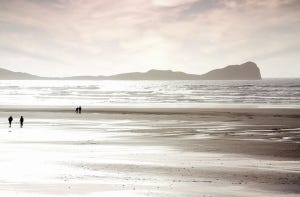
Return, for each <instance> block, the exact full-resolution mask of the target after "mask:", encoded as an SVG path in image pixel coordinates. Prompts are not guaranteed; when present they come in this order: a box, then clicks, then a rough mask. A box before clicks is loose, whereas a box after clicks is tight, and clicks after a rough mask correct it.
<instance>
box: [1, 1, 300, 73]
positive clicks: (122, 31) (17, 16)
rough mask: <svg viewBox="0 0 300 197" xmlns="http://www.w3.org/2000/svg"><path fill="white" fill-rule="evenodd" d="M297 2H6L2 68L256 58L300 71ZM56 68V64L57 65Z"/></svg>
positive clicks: (138, 67) (85, 68)
mask: <svg viewBox="0 0 300 197" xmlns="http://www.w3.org/2000/svg"><path fill="white" fill-rule="evenodd" d="M299 8H300V3H299V1H297V0H269V1H259V0H245V1H239V0H222V1H221V0H211V1H206V0H122V1H117V0H100V1H96V0H51V1H50V0H49V1H47V0H43V1H39V0H28V1H25V0H10V1H6V0H0V25H1V26H0V54H1V62H0V66H1V67H6V68H10V69H14V70H20V71H28V72H32V73H36V74H41V75H49V76H51V75H52V76H53V75H74V74H75V75H78V74H96V73H98V74H113V73H120V72H129V71H145V70H148V69H151V68H158V69H174V70H183V71H186V72H191V73H203V72H206V71H208V70H210V69H212V68H216V67H222V66H225V65H227V64H235V63H243V62H244V61H248V60H251V61H255V62H257V63H258V64H259V65H260V66H261V68H262V72H263V75H264V76H269V77H280V76H282V77H289V76H290V77H300V66H299V63H300V62H299V60H298V59H299V58H298V57H297V54H298V55H299V46H300V38H299V35H300V34H299V33H300V13H299V11H298V10H299ZM53 68H55V69H53Z"/></svg>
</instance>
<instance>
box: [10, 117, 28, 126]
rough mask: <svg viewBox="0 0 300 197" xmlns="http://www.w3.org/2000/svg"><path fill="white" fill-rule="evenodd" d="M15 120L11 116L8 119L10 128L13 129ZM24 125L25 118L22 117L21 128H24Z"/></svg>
mask: <svg viewBox="0 0 300 197" xmlns="http://www.w3.org/2000/svg"><path fill="white" fill-rule="evenodd" d="M13 120H14V119H13V117H12V116H9V118H8V123H9V128H11V123H12V121H13ZM23 124H24V117H23V116H21V117H20V127H21V128H23Z"/></svg>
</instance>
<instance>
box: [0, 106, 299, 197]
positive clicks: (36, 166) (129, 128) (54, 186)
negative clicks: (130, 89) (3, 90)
mask: <svg viewBox="0 0 300 197" xmlns="http://www.w3.org/2000/svg"><path fill="white" fill-rule="evenodd" d="M9 115H13V117H14V118H15V120H14V124H13V127H12V128H11V129H9V128H8V124H7V117H8V116H9ZM20 115H23V116H24V117H25V126H24V128H23V129H20V128H19V125H18V123H17V122H16V121H17V119H18V118H19V116H20ZM299 119H300V110H299V109H255V108H252V109H241V108H239V109H237V108H236V109H230V108H227V109H213V108H210V109H170V108H168V109H162V108H160V109H147V108H143V109H142V108H138V109H137V108H130V109H129V108H122V109H119V108H114V109H85V110H84V111H83V114H80V115H79V114H75V113H73V111H72V110H70V109H67V108H35V109H30V110H29V109H26V108H22V109H17V108H15V109H11V108H1V109H0V151H1V152H0V195H1V196H65V195H69V196H299V195H300V189H299V188H300V167H299V166H300V121H299Z"/></svg>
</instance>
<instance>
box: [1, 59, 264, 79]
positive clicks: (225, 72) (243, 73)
mask: <svg viewBox="0 0 300 197" xmlns="http://www.w3.org/2000/svg"><path fill="white" fill-rule="evenodd" d="M261 79H262V77H261V73H260V69H259V67H258V66H257V65H256V64H255V63H254V62H246V63H243V64H240V65H229V66H226V67H224V68H221V69H215V70H212V71H210V72H207V73H205V74H202V75H196V74H188V73H184V72H177V71H172V70H154V69H153V70H149V71H148V72H144V73H142V72H131V73H122V74H117V75H111V76H102V75H99V76H72V77H61V78H59V77H40V76H37V75H32V74H28V73H22V72H13V71H10V70H7V69H2V68H0V80H261Z"/></svg>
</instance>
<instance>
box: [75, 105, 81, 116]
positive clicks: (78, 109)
mask: <svg viewBox="0 0 300 197" xmlns="http://www.w3.org/2000/svg"><path fill="white" fill-rule="evenodd" d="M75 111H76V114H78V113H79V114H81V106H79V107H76V110H75Z"/></svg>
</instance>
